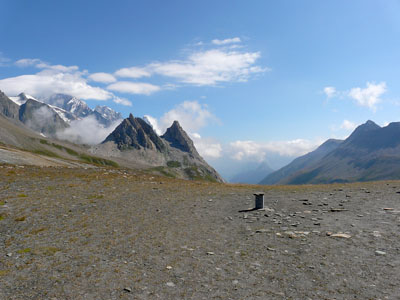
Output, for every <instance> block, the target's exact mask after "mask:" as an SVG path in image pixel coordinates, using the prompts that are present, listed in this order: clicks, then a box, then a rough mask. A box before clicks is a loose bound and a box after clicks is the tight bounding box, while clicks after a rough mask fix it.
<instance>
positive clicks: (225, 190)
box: [0, 165, 400, 299]
mask: <svg viewBox="0 0 400 300" xmlns="http://www.w3.org/2000/svg"><path fill="white" fill-rule="evenodd" d="M260 191H262V192H265V204H266V209H265V210H251V208H252V207H253V206H254V196H253V193H254V192H260ZM399 226H400V182H396V181H390V182H377V183H365V184H348V185H323V186H290V187H289V186H278V187H267V186H248V185H226V184H216V183H202V182H193V181H192V182H190V181H182V180H174V179H169V178H163V177H155V176H152V175H148V174H145V173H139V172H138V171H136V172H135V171H132V170H121V169H104V168H102V169H100V168H92V169H83V168H56V167H46V168H44V167H42V168H41V167H33V166H30V167H28V166H25V167H21V166H10V165H1V166H0V299H399V298H400V233H399V232H400V231H399V229H400V227H399Z"/></svg>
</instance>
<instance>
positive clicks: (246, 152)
mask: <svg viewBox="0 0 400 300" xmlns="http://www.w3.org/2000/svg"><path fill="white" fill-rule="evenodd" d="M230 147H231V149H232V152H233V154H232V158H233V159H236V160H242V159H244V158H247V159H248V158H250V159H254V160H256V161H263V160H264V159H265V156H266V149H265V148H264V147H263V145H261V144H259V143H257V142H254V141H236V142H232V143H230Z"/></svg>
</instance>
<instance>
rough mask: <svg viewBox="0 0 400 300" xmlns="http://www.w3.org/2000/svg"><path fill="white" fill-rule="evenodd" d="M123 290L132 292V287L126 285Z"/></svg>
mask: <svg viewBox="0 0 400 300" xmlns="http://www.w3.org/2000/svg"><path fill="white" fill-rule="evenodd" d="M124 292H127V293H130V292H132V289H131V288H129V287H126V288H124Z"/></svg>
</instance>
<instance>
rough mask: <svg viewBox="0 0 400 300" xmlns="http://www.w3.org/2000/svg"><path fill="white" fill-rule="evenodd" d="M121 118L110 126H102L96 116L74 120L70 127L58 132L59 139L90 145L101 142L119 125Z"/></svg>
mask: <svg viewBox="0 0 400 300" xmlns="http://www.w3.org/2000/svg"><path fill="white" fill-rule="evenodd" d="M119 123H120V120H118V121H116V122H115V123H113V124H112V125H111V126H109V127H104V126H102V125H101V124H100V123H99V122H98V121H97V120H96V118H95V117H94V116H89V117H86V118H84V119H81V120H76V121H72V122H71V123H70V127H68V128H66V129H65V130H64V131H61V132H57V137H58V138H59V139H64V140H69V141H71V142H74V143H79V144H82V143H85V144H89V145H95V144H99V143H101V142H102V141H104V140H105V138H106V137H107V136H108V135H109V134H110V133H111V132H112V131H113V130H114V129H115V128H116V127H117V126H118V125H119Z"/></svg>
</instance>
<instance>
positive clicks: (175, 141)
mask: <svg viewBox="0 0 400 300" xmlns="http://www.w3.org/2000/svg"><path fill="white" fill-rule="evenodd" d="M161 138H163V139H164V140H166V141H167V142H168V143H169V144H170V146H171V147H174V148H177V149H179V150H181V151H184V152H188V153H190V154H192V155H195V156H200V155H199V153H198V152H197V150H196V148H195V147H194V144H193V141H192V140H191V139H190V137H189V136H188V135H187V133H186V132H185V131H184V130H183V128H182V127H181V125H180V124H179V122H178V121H174V123H172V126H171V127H169V128H168V129H167V131H166V132H165V133H164V135H162V136H161Z"/></svg>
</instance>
